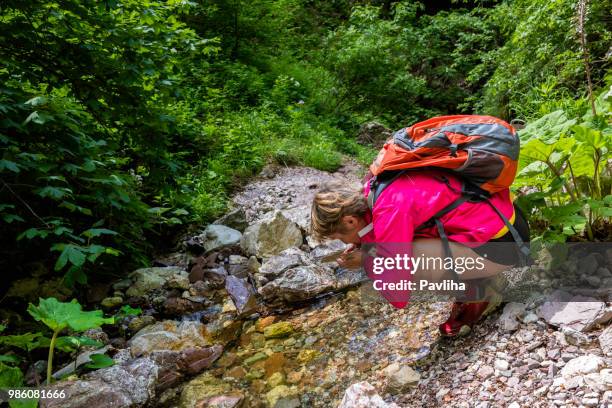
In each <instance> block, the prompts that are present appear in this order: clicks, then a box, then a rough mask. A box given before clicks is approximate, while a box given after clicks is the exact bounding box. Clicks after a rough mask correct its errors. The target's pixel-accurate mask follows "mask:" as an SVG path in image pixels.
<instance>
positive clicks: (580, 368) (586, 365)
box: [561, 354, 605, 380]
mask: <svg viewBox="0 0 612 408" xmlns="http://www.w3.org/2000/svg"><path fill="white" fill-rule="evenodd" d="M604 365H605V363H604V361H603V360H602V359H601V357H598V356H596V355H594V354H587V355H584V356H580V357H576V358H574V359H571V360H570V361H568V362H567V364H566V365H565V366H564V367H563V368H562V369H561V376H562V377H563V378H565V379H566V380H569V379H571V378H575V377H576V376H578V375H585V374H590V373H596V372H599V370H600V369H602V368H603V367H604Z"/></svg>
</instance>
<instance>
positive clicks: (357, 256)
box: [336, 244, 362, 269]
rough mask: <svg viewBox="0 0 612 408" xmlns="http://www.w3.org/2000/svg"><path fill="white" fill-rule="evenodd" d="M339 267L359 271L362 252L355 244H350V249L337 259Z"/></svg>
mask: <svg viewBox="0 0 612 408" xmlns="http://www.w3.org/2000/svg"><path fill="white" fill-rule="evenodd" d="M336 262H338V265H339V266H341V267H342V268H346V269H359V268H361V266H362V265H361V251H360V250H359V249H358V248H357V247H356V246H355V245H353V244H350V245H349V246H348V248H346V249H345V250H344V252H342V254H341V255H340V256H339V257H338V259H336Z"/></svg>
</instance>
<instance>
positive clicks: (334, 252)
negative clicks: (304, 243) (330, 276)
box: [310, 239, 347, 262]
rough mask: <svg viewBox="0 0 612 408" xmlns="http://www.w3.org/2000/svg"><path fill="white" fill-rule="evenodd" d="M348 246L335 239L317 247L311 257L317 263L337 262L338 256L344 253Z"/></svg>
mask: <svg viewBox="0 0 612 408" xmlns="http://www.w3.org/2000/svg"><path fill="white" fill-rule="evenodd" d="M346 248H347V245H346V244H345V243H344V242H342V241H340V240H338V239H334V240H331V241H329V242H326V243H324V244H321V245H317V246H316V247H315V248H314V249H313V250H312V251H311V252H310V256H312V258H313V259H314V260H315V261H317V262H335V261H336V259H337V258H338V256H339V255H340V254H341V253H342V252H344V251H345V250H346Z"/></svg>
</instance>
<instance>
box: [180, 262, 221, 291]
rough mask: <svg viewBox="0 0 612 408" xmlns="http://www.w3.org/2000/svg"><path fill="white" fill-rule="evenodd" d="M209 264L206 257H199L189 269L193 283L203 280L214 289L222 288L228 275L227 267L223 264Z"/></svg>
mask: <svg viewBox="0 0 612 408" xmlns="http://www.w3.org/2000/svg"><path fill="white" fill-rule="evenodd" d="M209 264H210V263H209V261H208V260H207V259H206V258H202V257H200V258H198V259H197V260H196V263H195V264H194V265H193V266H192V267H191V270H190V271H189V281H190V282H192V283H195V282H198V281H202V282H204V283H206V284H207V286H208V287H210V288H212V289H218V288H222V287H223V285H224V284H225V278H226V277H227V272H226V270H225V268H224V267H222V266H216V267H214V268H210V267H208V265H209Z"/></svg>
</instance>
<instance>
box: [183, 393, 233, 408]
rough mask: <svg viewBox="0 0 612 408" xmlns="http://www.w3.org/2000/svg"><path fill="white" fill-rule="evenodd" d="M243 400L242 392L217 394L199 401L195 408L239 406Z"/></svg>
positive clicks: (231, 407)
mask: <svg viewBox="0 0 612 408" xmlns="http://www.w3.org/2000/svg"><path fill="white" fill-rule="evenodd" d="M243 401H244V396H243V395H242V394H236V395H219V396H216V397H211V398H208V399H207V400H204V401H200V402H199V403H198V404H197V405H196V407H195V408H240V407H241V406H242V403H243Z"/></svg>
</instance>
